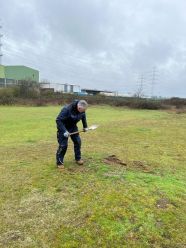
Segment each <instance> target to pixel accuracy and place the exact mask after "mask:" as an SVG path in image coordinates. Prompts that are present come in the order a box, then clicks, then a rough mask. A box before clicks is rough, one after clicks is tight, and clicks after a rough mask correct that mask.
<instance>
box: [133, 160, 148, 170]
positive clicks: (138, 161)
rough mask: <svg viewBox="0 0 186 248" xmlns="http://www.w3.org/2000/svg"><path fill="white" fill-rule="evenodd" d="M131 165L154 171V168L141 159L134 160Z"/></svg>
mask: <svg viewBox="0 0 186 248" xmlns="http://www.w3.org/2000/svg"><path fill="white" fill-rule="evenodd" d="M131 167H132V168H134V169H136V170H140V171H143V172H147V173H148V172H152V170H151V169H150V168H149V167H148V165H147V164H146V163H145V162H144V161H140V160H134V161H132V164H131Z"/></svg>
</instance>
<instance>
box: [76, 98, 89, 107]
mask: <svg viewBox="0 0 186 248" xmlns="http://www.w3.org/2000/svg"><path fill="white" fill-rule="evenodd" d="M78 106H80V107H81V108H83V109H87V108H88V103H87V102H86V101H85V100H80V101H79V102H78Z"/></svg>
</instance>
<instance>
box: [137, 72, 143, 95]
mask: <svg viewBox="0 0 186 248" xmlns="http://www.w3.org/2000/svg"><path fill="white" fill-rule="evenodd" d="M138 82H139V84H138V88H137V92H136V96H137V97H142V96H143V95H144V82H145V77H144V75H143V74H141V76H140V77H139V81H138Z"/></svg>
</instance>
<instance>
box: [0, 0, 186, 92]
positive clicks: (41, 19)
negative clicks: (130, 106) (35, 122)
mask: <svg viewBox="0 0 186 248" xmlns="http://www.w3.org/2000/svg"><path fill="white" fill-rule="evenodd" d="M185 11H186V1H185V0H52V1H51V0H29V1H26V0H6V1H5V0H0V18H1V23H2V25H3V28H2V29H1V33H3V35H4V36H3V39H2V42H3V47H2V50H3V54H4V56H3V64H5V65H25V66H30V67H33V68H35V69H38V70H39V71H40V80H42V79H47V80H48V81H51V82H56V83H72V84H78V85H80V86H81V87H82V88H91V89H103V90H114V91H119V92H124V93H128V92H130V93H135V92H136V91H137V89H138V88H139V83H140V82H141V81H142V83H143V84H144V85H143V89H144V93H145V94H147V95H150V94H151V93H152V89H151V86H152V85H151V84H152V81H153V73H152V72H153V70H154V81H155V82H156V84H155V85H154V88H153V94H154V95H158V96H160V95H161V96H178V97H186V14H185Z"/></svg>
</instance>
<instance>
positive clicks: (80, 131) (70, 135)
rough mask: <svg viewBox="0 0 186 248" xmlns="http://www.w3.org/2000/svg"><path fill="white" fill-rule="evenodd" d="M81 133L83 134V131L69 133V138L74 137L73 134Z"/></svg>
mask: <svg viewBox="0 0 186 248" xmlns="http://www.w3.org/2000/svg"><path fill="white" fill-rule="evenodd" d="M81 132H84V130H80V131H76V132H73V133H70V134H69V136H71V135H74V134H77V133H81Z"/></svg>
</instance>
